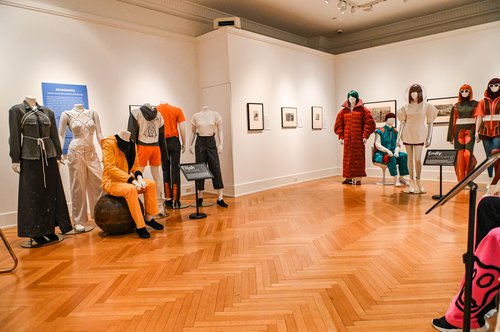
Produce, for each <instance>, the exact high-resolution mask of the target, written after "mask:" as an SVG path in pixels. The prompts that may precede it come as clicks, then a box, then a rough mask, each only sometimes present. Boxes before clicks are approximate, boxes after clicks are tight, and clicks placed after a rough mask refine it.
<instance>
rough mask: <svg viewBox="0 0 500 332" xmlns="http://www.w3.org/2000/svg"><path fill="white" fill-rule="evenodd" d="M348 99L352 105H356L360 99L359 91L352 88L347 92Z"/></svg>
mask: <svg viewBox="0 0 500 332" xmlns="http://www.w3.org/2000/svg"><path fill="white" fill-rule="evenodd" d="M347 100H348V101H349V104H350V105H351V106H356V105H357V104H358V101H359V93H358V92H357V91H354V90H351V91H349V93H348V94H347Z"/></svg>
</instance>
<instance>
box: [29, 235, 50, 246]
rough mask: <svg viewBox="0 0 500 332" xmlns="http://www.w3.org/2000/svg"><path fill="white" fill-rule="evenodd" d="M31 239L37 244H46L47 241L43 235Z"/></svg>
mask: <svg viewBox="0 0 500 332" xmlns="http://www.w3.org/2000/svg"><path fill="white" fill-rule="evenodd" d="M31 239H32V240H33V241H35V242H36V243H37V244H40V245H42V244H47V243H49V241H47V239H46V238H45V237H44V236H35V237H32V238H31Z"/></svg>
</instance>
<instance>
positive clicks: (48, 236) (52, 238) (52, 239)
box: [45, 233, 59, 242]
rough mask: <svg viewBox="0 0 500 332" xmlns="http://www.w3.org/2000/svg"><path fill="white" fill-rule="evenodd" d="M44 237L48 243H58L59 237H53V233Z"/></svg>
mask: <svg viewBox="0 0 500 332" xmlns="http://www.w3.org/2000/svg"><path fill="white" fill-rule="evenodd" d="M45 237H46V238H48V239H49V242H53V241H59V236H57V235H55V234H54V233H52V234H47V235H45Z"/></svg>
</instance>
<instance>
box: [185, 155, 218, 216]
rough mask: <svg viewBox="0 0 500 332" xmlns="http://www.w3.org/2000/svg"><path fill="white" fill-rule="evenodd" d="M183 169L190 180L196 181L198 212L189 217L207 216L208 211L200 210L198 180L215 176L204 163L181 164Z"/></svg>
mask: <svg viewBox="0 0 500 332" xmlns="http://www.w3.org/2000/svg"><path fill="white" fill-rule="evenodd" d="M179 166H180V168H181V171H182V174H184V176H185V177H186V179H187V180H188V181H194V188H195V189H194V190H195V197H196V201H195V206H196V213H191V214H190V215H189V219H203V218H206V217H207V214H206V213H202V212H200V207H199V206H198V182H197V181H196V180H206V179H211V178H213V177H214V176H213V175H212V173H210V171H209V170H208V168H207V165H206V164H204V163H190V164H180V165H179Z"/></svg>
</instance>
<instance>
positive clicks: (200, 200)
mask: <svg viewBox="0 0 500 332" xmlns="http://www.w3.org/2000/svg"><path fill="white" fill-rule="evenodd" d="M198 206H203V198H198Z"/></svg>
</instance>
